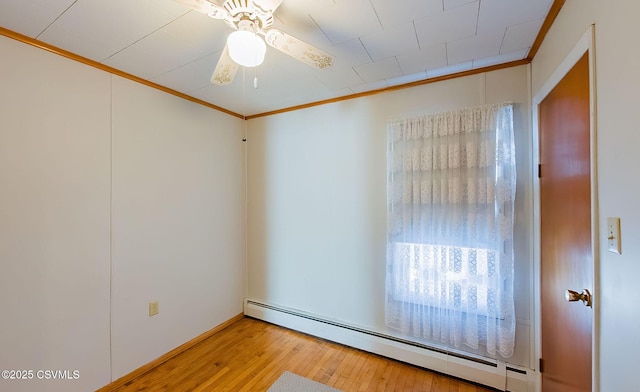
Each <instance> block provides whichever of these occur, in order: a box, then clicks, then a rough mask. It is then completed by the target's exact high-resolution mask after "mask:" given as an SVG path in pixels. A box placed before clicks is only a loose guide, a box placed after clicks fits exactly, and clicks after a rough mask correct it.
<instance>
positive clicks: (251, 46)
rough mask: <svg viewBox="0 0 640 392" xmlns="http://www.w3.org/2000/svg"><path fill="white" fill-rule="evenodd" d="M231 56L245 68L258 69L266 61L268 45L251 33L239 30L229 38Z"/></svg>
mask: <svg viewBox="0 0 640 392" xmlns="http://www.w3.org/2000/svg"><path fill="white" fill-rule="evenodd" d="M227 45H228V47H229V56H230V57H231V59H232V60H233V61H235V62H236V63H237V64H240V65H242V66H243V67H257V66H258V65H260V64H262V62H263V61H264V55H265V53H266V52H267V45H266V44H265V43H264V41H263V40H262V38H260V37H259V36H257V35H256V34H255V33H253V32H250V31H244V30H238V31H234V32H233V33H231V34H229V37H228V38H227Z"/></svg>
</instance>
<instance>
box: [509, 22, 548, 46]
mask: <svg viewBox="0 0 640 392" xmlns="http://www.w3.org/2000/svg"><path fill="white" fill-rule="evenodd" d="M543 22H544V19H538V20H534V21H531V22H527V23H521V24H518V25H514V26H509V27H507V32H506V33H505V35H504V40H503V41H502V47H501V48H500V53H509V52H513V51H516V50H518V49H523V48H530V47H531V45H533V41H534V40H535V38H536V35H538V31H540V27H542V23H543Z"/></svg>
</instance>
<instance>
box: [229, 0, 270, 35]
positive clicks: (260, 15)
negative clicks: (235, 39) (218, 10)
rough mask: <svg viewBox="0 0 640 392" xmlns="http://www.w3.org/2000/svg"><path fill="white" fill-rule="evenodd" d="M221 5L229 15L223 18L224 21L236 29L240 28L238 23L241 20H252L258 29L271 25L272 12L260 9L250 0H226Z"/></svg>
mask: <svg viewBox="0 0 640 392" xmlns="http://www.w3.org/2000/svg"><path fill="white" fill-rule="evenodd" d="M222 7H224V9H226V10H227V12H228V13H229V16H230V17H231V18H229V19H225V22H227V24H228V25H229V26H230V27H232V28H234V29H236V30H239V29H240V28H239V23H240V21H242V20H249V21H251V22H253V23H254V24H255V26H256V28H258V29H266V28H268V27H269V26H271V25H273V13H272V12H271V11H265V10H263V9H261V8H260V7H258V6H257V4H254V2H253V1H252V0H226V1H225V2H224V3H223V4H222Z"/></svg>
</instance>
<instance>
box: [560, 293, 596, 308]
mask: <svg viewBox="0 0 640 392" xmlns="http://www.w3.org/2000/svg"><path fill="white" fill-rule="evenodd" d="M564 297H565V298H566V300H567V302H576V301H582V303H583V304H584V306H588V307H591V293H590V292H589V290H587V289H584V290H582V292H581V293H578V292H577V291H573V290H567V292H566V293H565V294H564Z"/></svg>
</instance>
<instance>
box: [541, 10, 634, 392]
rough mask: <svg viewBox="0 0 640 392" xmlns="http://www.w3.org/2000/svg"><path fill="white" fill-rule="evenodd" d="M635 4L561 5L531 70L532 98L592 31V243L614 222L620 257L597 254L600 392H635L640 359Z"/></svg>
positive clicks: (602, 250) (604, 242)
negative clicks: (595, 217)
mask: <svg viewBox="0 0 640 392" xmlns="http://www.w3.org/2000/svg"><path fill="white" fill-rule="evenodd" d="M638 15H640V2H637V1H628V0H627V1H624V0H613V1H598V0H567V2H566V3H565V5H564V7H563V9H562V10H561V12H560V14H559V16H558V19H557V20H556V22H555V23H554V25H553V26H552V28H551V30H550V31H549V34H548V35H547V37H546V39H545V41H544V43H543V44H542V46H541V48H540V51H539V52H538V54H537V55H536V57H535V59H534V61H533V64H532V84H533V94H535V93H536V92H537V91H538V90H539V89H540V88H541V87H542V85H543V84H544V83H545V82H546V81H547V79H548V78H549V77H550V75H551V74H552V73H553V71H554V70H555V69H556V68H557V67H558V65H559V64H560V62H561V61H562V60H563V58H564V57H565V56H566V55H567V54H568V53H569V51H570V50H571V49H572V48H573V46H574V45H575V44H576V43H577V41H578V39H579V38H580V36H581V35H582V34H583V33H585V32H586V31H587V29H588V27H589V25H591V24H592V23H595V30H596V43H595V54H596V78H597V132H598V136H597V140H598V141H597V146H596V148H597V155H598V159H597V165H598V177H599V181H598V196H599V207H600V213H599V220H600V227H599V228H600V241H601V243H603V244H606V239H605V237H606V236H605V234H606V218H607V217H610V216H617V217H620V218H621V226H622V233H621V238H622V255H616V254H613V253H609V252H608V251H607V250H606V249H605V248H604V247H603V248H602V249H600V254H599V256H600V257H599V258H600V274H599V280H600V290H599V291H598V292H596V293H595V301H596V303H595V311H596V312H597V313H599V315H600V335H599V336H598V337H597V338H598V339H599V345H598V349H599V350H600V378H601V381H600V390H601V391H632V390H637V389H638V377H637V371H636V363H637V360H636V358H637V353H638V352H640V332H638V331H640V329H639V328H638V325H640V307H639V306H638V303H637V300H636V297H637V294H636V293H637V287H638V284H637V282H638V276H640V242H638V241H637V239H638V238H640V209H639V208H638V200H639V199H640V183H639V182H638V181H637V178H638V174H637V170H638V164H639V158H638V147H639V146H640V132H638V122H637V119H636V115H637V114H636V113H637V111H638V107H640V96H639V95H638V86H640V73H639V72H638V69H640V52H638V50H637V48H638V44H637V41H638V37H639V36H640V27H639V26H638V23H637V16H638Z"/></svg>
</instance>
